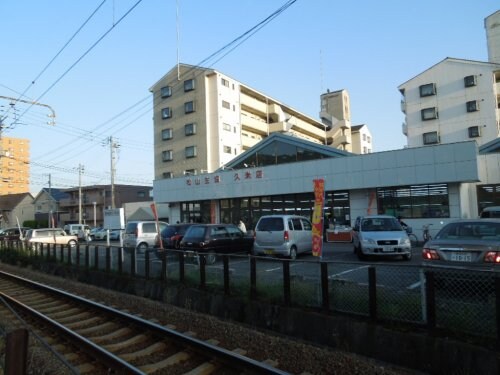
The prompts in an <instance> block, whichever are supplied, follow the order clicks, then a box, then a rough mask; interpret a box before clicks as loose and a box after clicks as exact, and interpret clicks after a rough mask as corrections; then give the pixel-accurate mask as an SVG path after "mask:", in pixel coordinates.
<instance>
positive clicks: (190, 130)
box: [184, 123, 196, 135]
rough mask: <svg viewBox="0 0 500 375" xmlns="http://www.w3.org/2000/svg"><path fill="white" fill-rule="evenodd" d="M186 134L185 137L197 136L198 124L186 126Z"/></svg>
mask: <svg viewBox="0 0 500 375" xmlns="http://www.w3.org/2000/svg"><path fill="white" fill-rule="evenodd" d="M184 134H185V135H194V134H196V124H195V123H191V124H186V125H184Z"/></svg>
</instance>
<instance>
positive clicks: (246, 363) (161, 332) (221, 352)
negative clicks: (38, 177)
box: [0, 271, 289, 375]
mask: <svg viewBox="0 0 500 375" xmlns="http://www.w3.org/2000/svg"><path fill="white" fill-rule="evenodd" d="M0 276H4V277H7V278H11V279H14V280H17V281H19V282H22V283H25V284H27V285H30V286H31V287H35V288H38V289H40V290H43V291H46V292H50V293H52V294H56V295H59V296H62V297H65V298H68V299H71V300H73V301H78V302H79V303H80V304H84V305H86V306H89V307H91V308H94V309H99V310H101V311H104V312H106V313H107V314H109V315H111V316H113V317H115V318H119V319H123V320H126V321H128V322H131V323H132V324H134V325H136V326H139V327H141V328H143V329H145V330H148V331H150V332H152V333H154V334H156V335H157V336H159V337H165V336H166V337H168V338H170V339H172V340H175V341H176V342H178V343H181V344H183V345H186V346H189V347H190V348H191V349H192V350H194V351H196V352H197V353H198V354H200V355H202V356H205V357H211V358H213V359H217V360H219V361H221V362H222V363H225V364H226V365H228V366H229V367H231V368H236V369H239V370H246V371H251V372H253V373H259V374H271V375H287V374H289V373H288V372H286V371H282V370H279V369H276V368H274V367H272V366H270V365H267V364H266V363H263V362H259V361H256V360H254V359H252V358H248V357H245V356H243V355H241V354H239V353H236V352H233V351H230V350H227V349H224V348H221V347H218V346H216V345H212V344H210V343H208V342H206V341H202V340H199V339H196V338H194V337H192V336H188V335H184V334H182V333H180V332H177V331H175V330H173V329H170V328H167V327H164V326H162V325H160V324H157V323H154V322H151V321H148V320H146V319H142V318H140V317H137V316H135V315H132V314H129V313H126V312H123V311H120V310H117V309H115V308H112V307H109V306H105V305H102V304H100V303H97V302H94V301H90V300H88V299H85V298H83V297H79V296H76V295H73V294H70V293H68V292H65V291H62V290H60V289H56V288H53V287H51V286H47V285H44V284H41V283H38V282H36V281H32V280H28V279H26V278H23V277H20V276H17V275H14V274H11V273H8V272H4V271H0ZM55 323H57V322H55ZM57 324H58V323H57ZM77 336H79V335H77ZM82 339H84V338H83V337H82ZM87 341H88V340H87ZM89 343H91V344H92V345H94V344H93V343H92V342H90V341H89ZM138 371H139V373H142V372H140V370H138Z"/></svg>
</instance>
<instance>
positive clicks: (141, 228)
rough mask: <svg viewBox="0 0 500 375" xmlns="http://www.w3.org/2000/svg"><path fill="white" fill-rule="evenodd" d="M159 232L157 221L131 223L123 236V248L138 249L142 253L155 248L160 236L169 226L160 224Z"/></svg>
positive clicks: (163, 223) (161, 222)
mask: <svg viewBox="0 0 500 375" xmlns="http://www.w3.org/2000/svg"><path fill="white" fill-rule="evenodd" d="M158 225H159V227H160V228H159V230H158V228H157V227H156V221H129V222H128V223H127V226H126V227H125V233H124V234H123V246H124V247H128V248H136V249H137V250H139V251H140V252H144V251H146V250H147V249H148V248H153V247H154V246H155V245H156V244H157V243H158V234H159V233H161V232H162V231H163V229H165V228H166V227H167V226H168V224H167V223H165V222H163V221H160V222H158Z"/></svg>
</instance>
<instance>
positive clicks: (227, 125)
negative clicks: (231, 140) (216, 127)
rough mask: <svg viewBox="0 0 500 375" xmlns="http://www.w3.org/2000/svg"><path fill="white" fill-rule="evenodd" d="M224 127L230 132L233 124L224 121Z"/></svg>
mask: <svg viewBox="0 0 500 375" xmlns="http://www.w3.org/2000/svg"><path fill="white" fill-rule="evenodd" d="M222 129H224V130H225V131H228V132H230V131H231V125H229V124H226V123H224V124H222Z"/></svg>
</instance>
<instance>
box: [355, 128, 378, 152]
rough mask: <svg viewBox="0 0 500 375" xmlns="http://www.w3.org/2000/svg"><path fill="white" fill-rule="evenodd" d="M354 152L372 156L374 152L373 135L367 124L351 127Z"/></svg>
mask: <svg viewBox="0 0 500 375" xmlns="http://www.w3.org/2000/svg"><path fill="white" fill-rule="evenodd" d="M351 138H352V152H353V153H355V154H371V153H372V152H373V143H372V133H371V132H370V129H368V126H366V125H365V124H361V125H354V126H351Z"/></svg>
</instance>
